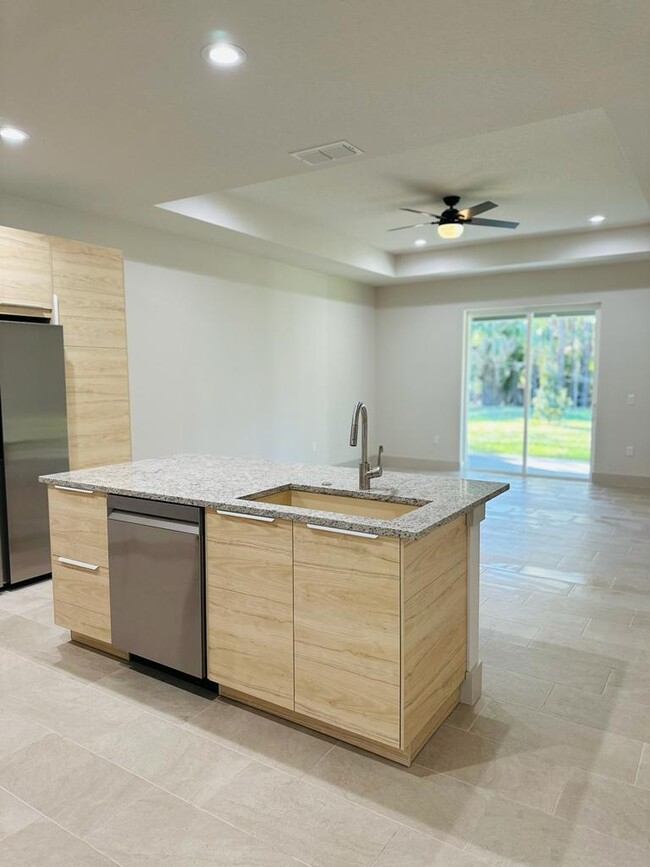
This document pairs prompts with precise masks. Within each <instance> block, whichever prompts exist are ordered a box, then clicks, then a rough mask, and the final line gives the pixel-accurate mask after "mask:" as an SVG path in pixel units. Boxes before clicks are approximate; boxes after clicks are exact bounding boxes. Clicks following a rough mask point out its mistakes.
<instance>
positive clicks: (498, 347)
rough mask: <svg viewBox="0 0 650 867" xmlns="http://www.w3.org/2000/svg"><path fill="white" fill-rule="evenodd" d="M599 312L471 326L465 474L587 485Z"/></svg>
mask: <svg viewBox="0 0 650 867" xmlns="http://www.w3.org/2000/svg"><path fill="white" fill-rule="evenodd" d="M595 336H596V312H595V310H571V311H568V310H528V311H522V312H520V313H508V314H498V313H494V314H490V315H484V314H481V315H479V314H475V315H474V314H473V315H471V316H469V318H468V334H467V360H466V370H467V378H466V384H465V400H464V406H465V419H464V433H465V435H464V442H465V446H464V466H465V468H466V469H474V470H492V471H502V472H515V473H531V474H538V475H547V474H551V475H562V476H573V477H583V478H586V477H587V476H588V475H589V472H590V467H591V439H592V421H593V419H592V409H593V399H594V393H593V392H594V382H595Z"/></svg>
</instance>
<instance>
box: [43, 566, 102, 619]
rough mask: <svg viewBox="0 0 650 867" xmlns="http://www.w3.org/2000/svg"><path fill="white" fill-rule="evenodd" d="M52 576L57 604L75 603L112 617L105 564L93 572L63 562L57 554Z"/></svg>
mask: <svg viewBox="0 0 650 867" xmlns="http://www.w3.org/2000/svg"><path fill="white" fill-rule="evenodd" d="M52 578H53V592H54V601H55V604H58V603H65V604H66V605H74V606H76V607H78V608H84V609H85V610H87V611H94V612H95V613H97V614H103V615H105V616H106V617H109V618H110V612H111V603H110V595H109V584H108V569H106V568H105V567H104V566H99V567H98V569H97V570H96V571H95V572H91V571H90V570H88V569H84V568H82V567H78V566H72V565H69V564H66V563H61V562H60V561H59V558H58V557H57V556H56V555H55V556H53V557H52ZM77 631H79V632H81V631H82V630H81V629H79V630H77Z"/></svg>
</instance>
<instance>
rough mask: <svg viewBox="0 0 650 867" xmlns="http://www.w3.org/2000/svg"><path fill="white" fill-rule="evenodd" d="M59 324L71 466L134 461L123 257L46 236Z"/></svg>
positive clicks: (89, 246)
mask: <svg viewBox="0 0 650 867" xmlns="http://www.w3.org/2000/svg"><path fill="white" fill-rule="evenodd" d="M51 249H52V282H53V288H54V292H55V293H56V295H57V297H58V299H59V317H60V322H61V325H62V326H63V345H64V350H65V361H66V366H65V370H66V392H67V404H68V444H69V453H70V467H71V469H80V468H82V467H90V466H97V465H99V464H112V463H121V462H123V461H128V460H130V459H131V423H130V411H129V384H128V372H127V354H126V317H125V309H124V275H123V268H124V266H123V260H122V254H121V253H120V251H119V250H112V249H109V248H106V247H96V246H93V245H91V244H84V243H81V242H79V241H68V240H65V239H63V238H52V239H51Z"/></svg>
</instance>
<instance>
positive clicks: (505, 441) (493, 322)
mask: <svg viewBox="0 0 650 867" xmlns="http://www.w3.org/2000/svg"><path fill="white" fill-rule="evenodd" d="M527 342H528V316H527V315H526V314H522V315H517V316H494V317H477V318H472V319H471V320H470V323H469V341H468V347H469V349H468V365H467V368H468V378H467V386H466V389H467V390H466V401H465V404H466V410H467V417H466V423H465V434H466V443H465V447H466V448H465V454H466V459H465V466H466V467H467V468H468V469H473V470H483V469H486V470H502V471H506V472H522V471H523V468H524V443H525V403H526V346H527Z"/></svg>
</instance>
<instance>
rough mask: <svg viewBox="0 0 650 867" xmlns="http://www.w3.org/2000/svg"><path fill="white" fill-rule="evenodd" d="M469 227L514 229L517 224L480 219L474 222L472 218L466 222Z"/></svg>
mask: <svg viewBox="0 0 650 867" xmlns="http://www.w3.org/2000/svg"><path fill="white" fill-rule="evenodd" d="M468 225H470V226H494V228H495V229H516V228H517V226H518V225H519V223H510V222H508V220H482V219H481V218H480V217H479V219H478V220H475V219H474V218H473V217H472V219H471V220H468Z"/></svg>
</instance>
